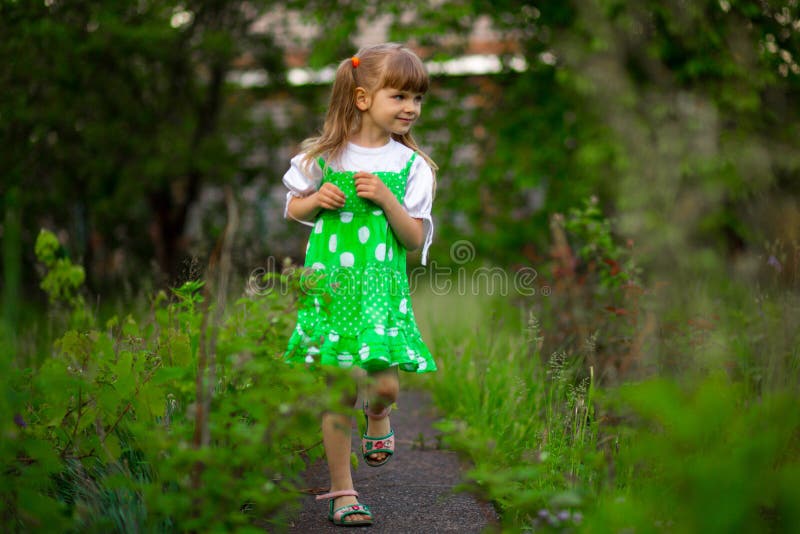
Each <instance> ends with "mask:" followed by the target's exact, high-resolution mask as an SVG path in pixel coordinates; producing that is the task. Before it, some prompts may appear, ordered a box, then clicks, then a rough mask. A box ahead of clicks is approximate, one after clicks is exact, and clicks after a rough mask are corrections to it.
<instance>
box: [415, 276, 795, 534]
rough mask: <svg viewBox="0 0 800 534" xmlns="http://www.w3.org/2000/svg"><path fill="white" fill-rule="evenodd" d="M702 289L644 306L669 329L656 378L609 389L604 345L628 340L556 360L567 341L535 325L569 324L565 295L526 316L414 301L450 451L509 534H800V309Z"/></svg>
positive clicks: (513, 309)
mask: <svg viewBox="0 0 800 534" xmlns="http://www.w3.org/2000/svg"><path fill="white" fill-rule="evenodd" d="M693 289H694V293H693V294H692V295H688V294H686V293H681V294H677V293H676V294H673V295H672V297H671V298H664V296H663V294H656V293H654V294H652V296H651V297H650V300H647V299H645V300H644V301H642V302H640V304H641V307H642V310H648V311H649V312H650V314H651V315H652V316H653V319H651V322H652V321H656V324H657V327H656V328H652V329H650V330H649V331H648V332H646V333H645V334H643V335H645V336H646V343H644V344H643V347H644V348H643V349H642V354H640V355H639V357H640V359H641V360H642V361H643V362H645V363H644V364H642V365H641V366H638V367H632V368H631V369H632V371H631V373H630V375H629V376H625V375H622V376H621V375H615V376H613V377H610V376H609V375H608V374H606V376H605V379H604V380H602V381H601V380H600V379H599V373H598V369H596V368H595V367H594V366H593V364H594V365H598V366H602V365H604V364H607V363H606V360H607V359H608V358H609V357H610V356H609V355H608V354H604V353H603V351H604V350H608V348H609V347H612V346H613V345H612V344H611V343H609V342H607V340H606V339H605V338H604V336H605V335H606V331H613V332H615V335H616V333H618V332H619V331H620V330H619V328H618V325H615V324H610V325H609V324H608V323H604V322H597V323H596V324H593V325H592V328H589V329H588V330H589V331H591V332H593V336H591V337H590V339H587V340H583V341H582V342H581V343H578V342H577V341H576V342H575V343H573V344H571V345H564V344H562V345H560V346H555V347H554V346H553V345H552V344H551V345H550V346H549V347H548V341H547V340H548V339H562V338H561V337H559V336H558V335H557V333H553V332H548V331H544V330H543V329H542V327H541V326H540V325H539V321H538V320H537V317H536V316H534V315H533V312H534V311H535V313H537V314H538V315H539V316H543V315H545V314H554V315H555V314H558V313H563V310H564V308H563V306H564V302H563V301H562V300H559V295H554V296H553V297H552V300H550V301H545V300H543V299H544V298H545V297H532V298H531V299H530V300H529V301H527V302H526V301H522V305H521V306H520V305H519V304H516V305H514V304H512V303H511V302H510V301H509V299H507V298H501V297H496V296H495V297H493V296H489V295H479V296H475V295H465V296H462V295H456V294H448V295H436V294H433V292H431V291H429V290H428V291H424V290H421V291H418V292H417V293H416V294H415V295H414V307H415V312H416V313H417V317H418V320H419V322H420V323H421V326H420V328H421V330H422V331H423V334H424V335H425V336H426V337H425V339H426V340H428V341H429V343H430V345H431V350H432V352H433V353H434V355H435V357H436V359H437V364H438V365H439V366H440V371H439V372H438V373H436V374H435V376H433V377H432V379H431V380H430V381H429V383H428V384H429V386H430V388H431V389H432V391H433V395H434V399H435V401H436V403H437V405H438V406H439V407H440V408H441V409H442V411H443V412H444V413H445V414H446V415H445V420H444V422H443V423H441V429H442V430H443V432H444V434H445V440H446V443H448V444H449V445H450V446H452V447H453V448H455V449H456V450H458V451H460V452H462V453H463V454H465V455H466V456H467V457H468V458H469V459H470V460H471V461H472V463H473V465H474V467H473V468H472V470H471V471H470V472H469V473H468V475H467V482H466V483H465V485H464V488H465V489H469V490H471V491H474V492H476V493H478V494H480V495H482V496H483V497H485V498H487V499H490V500H492V501H493V502H495V503H496V505H497V506H498V507H499V509H500V510H501V513H502V516H503V528H504V530H507V531H512V532H513V531H528V530H531V531H533V530H535V531H542V530H544V531H553V532H568V531H573V530H576V531H586V532H620V531H631V532H634V531H635V532H660V531H672V532H704V533H708V532H720V533H723V532H737V531H738V532H767V531H770V532H792V531H797V530H798V529H800V513H799V512H798V507H797V503H800V490H798V488H800V403H798V402H797V400H796V399H797V398H798V387H800V381H799V380H798V378H800V375H798V360H799V358H798V346H799V344H798V343H799V340H800V338H799V337H798V336H799V334H798V332H800V329H798V324H799V323H798V322H799V321H800V306H799V304H800V299H798V297H797V295H795V294H792V293H791V292H786V291H772V292H766V291H755V290H752V289H747V288H746V287H743V286H741V285H734V284H724V283H721V282H717V283H715V284H713V287H712V284H710V283H709V284H706V285H705V286H703V285H702V284H696V285H695V287H694V288H693ZM712 295H713V296H712ZM748 304H750V307H748ZM644 313H645V312H644V311H642V314H643V315H644ZM590 315H591V314H586V316H590ZM706 317H707V318H709V319H708V321H703V320H701V319H704V318H706ZM546 318H547V317H546ZM547 319H548V321H546V322H547V323H548V324H550V325H554V324H556V322H555V321H553V320H552V318H547ZM614 320H616V319H615V318H611V319H608V321H614ZM644 323H645V321H639V323H638V327H637V328H639V329H644V328H645V326H644ZM604 328H606V330H604ZM631 332H632V334H633V335H634V336H635V335H638V334H639V333H640V332H641V330H637V329H635V328H634V329H633V330H631ZM612 378H613V380H612ZM559 514H560V515H559ZM576 514H577V515H576Z"/></svg>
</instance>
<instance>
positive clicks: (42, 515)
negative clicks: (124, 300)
mask: <svg viewBox="0 0 800 534" xmlns="http://www.w3.org/2000/svg"><path fill="white" fill-rule="evenodd" d="M42 235H43V236H44V237H42V238H41V243H42V244H43V246H42V247H39V248H37V252H40V253H41V254H42V260H43V261H44V262H45V264H46V266H47V267H48V268H54V269H59V270H61V271H63V272H64V273H67V272H73V273H74V272H77V271H78V269H77V267H75V266H73V265H72V264H71V263H70V261H69V260H68V259H67V258H62V259H60V260H58V261H52V258H53V255H52V253H51V252H52V250H53V246H52V245H53V243H54V241H53V239H54V238H52V237H51V236H49V235H47V234H44V233H43V234H42ZM55 243H56V244H57V241H55ZM45 245H47V246H45ZM51 274H52V272H49V273H48V275H46V277H45V278H46V280H49V282H48V284H47V287H48V288H49V291H50V294H51V297H52V298H53V299H54V300H58V301H59V302H62V303H66V304H68V305H69V306H71V310H72V311H71V312H70V313H73V314H81V316H82V317H83V319H82V321H83V322H84V324H85V322H87V320H88V319H87V318H88V316H87V315H85V314H84V311H83V310H82V308H81V302H82V301H81V299H80V298H78V297H77V296H76V295H77V290H78V284H76V282H77V278H76V277H73V276H61V275H60V274H58V275H52V276H51ZM277 276H279V277H282V279H281V283H282V284H284V286H285V287H291V286H292V284H295V287H296V283H297V280H296V277H289V276H283V275H277ZM212 299H213V294H212V293H211V292H209V291H207V290H206V288H205V287H204V284H203V283H202V282H200V281H191V282H187V283H185V284H184V285H183V286H181V287H179V288H177V289H175V290H173V295H172V297H170V296H168V295H167V294H166V293H164V292H160V293H158V294H157V295H156V296H155V297H154V298H153V299H152V301H151V313H150V314H149V316H147V317H144V318H142V319H138V320H137V319H135V318H134V317H132V316H127V317H124V318H118V317H113V318H111V319H110V320H108V321H107V322H106V323H105V325H104V326H103V327H98V326H96V325H90V326H88V327H86V328H72V329H69V330H67V331H66V332H64V333H63V335H61V337H60V338H58V340H57V341H56V342H55V343H54V346H53V352H52V355H51V356H50V357H49V358H47V359H46V360H45V361H44V362H43V363H42V364H41V366H39V367H38V368H36V369H32V368H31V369H16V368H14V364H13V361H11V359H10V358H9V357H8V356H9V355H5V357H4V358H3V366H4V368H5V369H4V370H8V374H6V376H9V377H10V379H9V380H7V381H6V382H5V384H6V385H5V386H4V395H3V396H2V399H3V402H2V403H1V404H0V409H1V410H2V411H1V412H0V415H2V419H0V421H2V422H3V423H2V425H3V428H2V430H3V432H4V439H3V440H2V445H0V453H2V457H1V458H2V475H0V476H2V481H1V482H2V489H0V502H1V503H2V511H1V512H0V514H1V515H0V517H2V520H3V523H4V524H5V525H9V526H11V528H12V529H14V530H30V529H42V528H48V529H49V528H54V529H58V530H71V529H74V530H76V531H106V530H116V531H131V530H133V531H138V530H146V531H174V530H179V531H184V530H203V531H206V530H224V531H227V530H232V529H236V528H243V527H247V526H248V525H249V526H253V525H255V524H261V525H262V526H263V525H264V524H266V523H265V522H267V523H273V524H274V523H276V522H277V523H280V522H281V520H282V519H281V517H283V516H284V515H285V514H286V513H287V511H289V510H291V508H292V506H291V504H292V503H293V502H294V501H296V500H297V496H298V495H297V492H296V491H295V489H294V483H295V481H296V479H297V475H298V473H299V472H300V471H301V470H302V469H303V468H304V466H305V461H304V460H305V459H307V458H309V457H310V456H314V455H317V454H319V453H320V451H321V448H314V447H313V446H312V445H313V444H315V443H316V442H317V440H318V424H319V423H318V419H319V415H320V413H321V411H322V410H323V409H325V408H326V407H327V406H330V402H331V401H332V400H336V399H338V392H337V388H336V387H334V388H326V387H324V385H323V384H322V383H321V380H320V377H319V376H318V375H314V374H311V373H307V372H302V371H300V372H298V371H297V370H295V369H292V368H290V367H289V366H287V365H286V364H285V363H283V361H282V359H281V358H280V354H281V352H282V343H283V342H284V341H285V339H286V333H287V331H288V329H290V328H291V326H293V325H291V324H289V321H290V320H291V317H292V313H291V311H292V307H293V306H294V301H293V299H291V298H288V297H287V296H286V295H281V294H279V293H278V292H270V293H267V294H265V295H260V296H259V295H254V296H244V297H242V298H240V299H239V300H237V301H236V302H235V304H234V305H233V306H232V307H231V309H229V310H227V314H226V315H225V316H224V317H223V318H222V319H221V321H220V324H212V323H211V322H210V321H209V317H211V314H210V311H211V310H213V307H214V304H212V303H211V302H210V301H211V300H212ZM71 322H72V323H73V324H75V321H71Z"/></svg>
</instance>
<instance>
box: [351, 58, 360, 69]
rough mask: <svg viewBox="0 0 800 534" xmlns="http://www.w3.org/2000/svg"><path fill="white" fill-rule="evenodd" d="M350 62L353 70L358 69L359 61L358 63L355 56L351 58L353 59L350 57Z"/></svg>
mask: <svg viewBox="0 0 800 534" xmlns="http://www.w3.org/2000/svg"><path fill="white" fill-rule="evenodd" d="M350 61H351V62H352V63H353V68H354V69H355V68H356V67H358V64H359V61H358V57H357V56H353V57H351V58H350Z"/></svg>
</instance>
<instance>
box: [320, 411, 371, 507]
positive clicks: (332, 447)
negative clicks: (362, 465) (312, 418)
mask: <svg viewBox="0 0 800 534" xmlns="http://www.w3.org/2000/svg"><path fill="white" fill-rule="evenodd" d="M346 397H347V398H346V399H345V400H344V404H345V405H349V406H353V405H355V401H356V399H355V397H354V396H350V395H347V396H346ZM350 439H351V418H350V416H349V415H345V414H341V413H330V412H329V413H326V414H324V415H323V416H322V442H323V444H324V446H325V457H326V459H327V461H328V471H329V472H330V477H331V491H340V490H346V489H353V477H352V475H351V473H350ZM356 502H358V499H356V498H355V497H352V496H348V497H337V498H336V499H334V501H333V506H334V508H340V507H342V506H347V505H348V504H355V503H356ZM362 519H368V516H366V515H361V514H353V515H350V516H347V517H346V518H345V521H359V520H362Z"/></svg>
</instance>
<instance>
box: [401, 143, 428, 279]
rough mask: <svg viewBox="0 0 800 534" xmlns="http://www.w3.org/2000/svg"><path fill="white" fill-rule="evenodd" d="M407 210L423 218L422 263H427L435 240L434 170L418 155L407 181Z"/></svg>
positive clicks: (416, 217) (405, 204)
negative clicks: (432, 211) (433, 210)
mask: <svg viewBox="0 0 800 534" xmlns="http://www.w3.org/2000/svg"><path fill="white" fill-rule="evenodd" d="M403 204H404V206H405V208H406V212H408V214H409V215H410V216H411V217H414V218H415V219H422V225H423V231H424V233H425V242H424V244H423V245H422V258H421V261H422V265H427V258H428V248H429V247H430V246H431V243H432V242H433V218H432V217H431V208H432V207H433V171H432V170H431V168H430V166H429V165H428V162H426V161H425V159H424V158H421V157H417V158H415V160H414V163H413V164H412V165H411V170H410V171H409V174H408V180H407V181H406V194H405V197H404V200H403Z"/></svg>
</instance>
